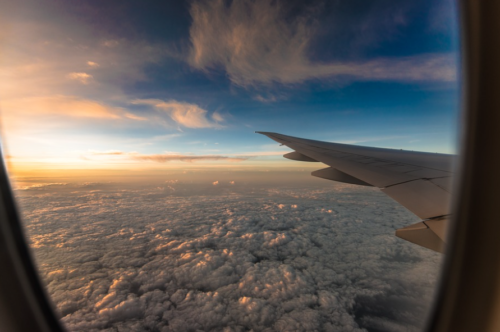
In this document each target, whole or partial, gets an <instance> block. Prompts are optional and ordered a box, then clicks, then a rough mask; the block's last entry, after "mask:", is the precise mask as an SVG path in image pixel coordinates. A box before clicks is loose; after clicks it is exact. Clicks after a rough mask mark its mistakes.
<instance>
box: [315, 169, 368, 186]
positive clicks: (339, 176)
mask: <svg viewBox="0 0 500 332" xmlns="http://www.w3.org/2000/svg"><path fill="white" fill-rule="evenodd" d="M311 175H312V176H316V177H318V178H322V179H327V180H332V181H338V182H344V183H350V184H357V185H360V186H370V187H372V185H371V184H369V183H366V182H364V181H361V180H360V179H357V178H355V177H352V176H350V175H349V174H346V173H344V172H341V171H339V170H338V169H335V168H333V167H328V168H323V169H319V170H317V171H314V172H312V173H311Z"/></svg>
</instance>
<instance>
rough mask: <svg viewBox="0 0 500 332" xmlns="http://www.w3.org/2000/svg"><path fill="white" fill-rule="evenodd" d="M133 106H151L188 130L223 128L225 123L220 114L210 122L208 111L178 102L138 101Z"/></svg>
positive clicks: (215, 115)
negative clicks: (222, 123)
mask: <svg viewBox="0 0 500 332" xmlns="http://www.w3.org/2000/svg"><path fill="white" fill-rule="evenodd" d="M132 104H135V105H150V106H152V107H153V108H154V109H156V110H158V111H160V112H163V113H165V114H167V115H168V116H169V117H170V118H171V119H172V120H173V121H174V122H175V123H176V124H178V125H181V126H183V127H187V128H221V127H222V125H221V124H220V122H223V121H224V119H223V117H222V115H221V114H220V113H217V112H214V113H213V114H212V115H211V118H212V120H210V119H209V118H208V111H206V110H204V109H203V108H201V107H199V106H198V105H195V104H190V103H186V102H180V101H176V100H167V101H164V100H160V99H136V100H133V101H132Z"/></svg>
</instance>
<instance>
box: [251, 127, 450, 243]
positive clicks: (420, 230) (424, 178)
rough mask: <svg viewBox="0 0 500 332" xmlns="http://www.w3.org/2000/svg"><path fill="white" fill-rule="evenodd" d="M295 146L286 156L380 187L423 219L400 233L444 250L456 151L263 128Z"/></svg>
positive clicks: (326, 174)
mask: <svg viewBox="0 0 500 332" xmlns="http://www.w3.org/2000/svg"><path fill="white" fill-rule="evenodd" d="M257 133H259V134H263V135H265V136H267V137H269V138H271V139H273V140H275V141H276V142H278V143H281V144H283V145H286V146H287V147H289V148H291V149H292V150H294V151H293V152H291V153H288V154H285V155H284V157H286V158H288V159H292V160H298V161H306V162H321V163H323V164H326V165H328V166H329V167H327V168H323V169H320V170H317V171H314V172H312V173H311V175H313V176H317V177H320V178H324V179H328V180H333V181H339V182H345V183H351V184H357V185H364V186H374V187H378V188H380V189H381V190H382V191H383V192H384V193H385V194H387V195H388V196H389V197H391V198H392V199H394V200H395V201H397V202H398V203H400V204H401V205H403V206H404V207H406V208H407V209H408V210H410V211H411V212H413V213H414V214H415V215H417V216H418V217H420V218H422V221H421V222H419V223H416V224H413V225H410V226H407V227H404V228H401V229H398V230H396V236H398V237H400V238H402V239H405V240H407V241H410V242H412V243H415V244H418V245H420V246H423V247H426V248H429V249H432V250H434V251H438V252H443V251H444V247H445V240H446V230H447V228H448V220H449V202H450V197H451V180H452V175H453V173H452V171H451V170H452V163H453V158H454V156H452V155H446V154H438V153H427V152H415V151H403V150H395V149H382V148H372V147H363V146H356V145H348V144H339V143H329V142H322V141H315V140H309V139H303V138H298V137H293V136H286V135H281V134H277V133H270V132H257Z"/></svg>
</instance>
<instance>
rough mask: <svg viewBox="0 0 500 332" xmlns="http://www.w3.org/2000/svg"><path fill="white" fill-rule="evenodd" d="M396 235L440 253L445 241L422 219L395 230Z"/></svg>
mask: <svg viewBox="0 0 500 332" xmlns="http://www.w3.org/2000/svg"><path fill="white" fill-rule="evenodd" d="M396 236H397V237H399V238H401V239H403V240H406V241H409V242H411V243H415V244H418V245H419V246H422V247H425V248H427V249H431V250H434V251H437V252H441V253H442V252H444V249H445V246H446V244H445V242H444V241H443V240H442V239H441V238H440V237H439V236H438V235H437V234H436V233H435V232H434V231H433V230H432V229H431V228H429V227H428V226H427V225H426V224H425V222H423V221H421V222H418V223H416V224H413V225H410V226H407V227H404V228H400V229H398V230H396Z"/></svg>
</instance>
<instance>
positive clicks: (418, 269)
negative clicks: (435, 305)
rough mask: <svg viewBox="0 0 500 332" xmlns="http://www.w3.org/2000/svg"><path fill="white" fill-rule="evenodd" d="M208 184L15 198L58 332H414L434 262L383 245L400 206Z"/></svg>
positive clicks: (56, 190)
mask: <svg viewBox="0 0 500 332" xmlns="http://www.w3.org/2000/svg"><path fill="white" fill-rule="evenodd" d="M221 184H222V182H220V181H219V185H217V186H213V185H211V184H205V185H203V184H200V183H193V184H189V183H182V182H176V181H170V182H169V183H168V186H170V187H173V188H175V190H171V188H167V187H166V188H165V190H163V191H159V190H158V189H157V188H156V186H157V184H155V185H153V187H151V188H149V187H148V188H144V187H142V188H143V189H137V188H132V187H129V186H117V185H116V184H113V186H109V185H108V186H106V185H104V184H93V185H92V187H88V186H83V187H82V186H79V185H77V184H68V185H65V186H46V187H43V188H38V189H35V188H33V189H31V190H23V191H20V192H18V193H22V196H20V204H21V207H22V208H23V210H22V211H23V214H24V217H25V225H26V230H27V234H28V235H29V238H30V240H31V242H32V244H33V247H34V248H35V257H36V261H37V263H38V265H39V268H40V271H41V274H42V276H43V279H44V280H45V282H46V284H47V287H48V292H49V293H50V294H51V296H52V298H53V301H54V303H55V304H56V306H57V308H58V310H59V311H60V312H61V314H62V317H63V318H62V321H63V322H64V323H65V325H66V326H67V327H68V329H69V330H72V331H77V330H103V331H104V330H109V329H113V330H121V331H134V330H135V331H139V330H161V331H185V330H217V331H222V330H224V329H228V330H229V329H231V330H238V329H247V330H250V329H253V330H265V329H266V328H267V329H269V331H290V330H325V331H359V332H361V331H365V330H366V329H368V330H369V329H377V328H378V329H381V328H382V329H385V330H389V331H419V329H420V327H421V325H422V324H423V322H425V319H424V316H425V311H426V309H427V308H428V306H429V305H430V301H431V299H432V292H433V280H436V278H437V273H438V270H439V269H438V268H437V266H438V263H439V261H440V258H441V256H440V255H439V254H436V253H433V252H431V251H429V250H426V249H423V248H421V247H418V246H415V245H412V244H410V243H408V242H405V241H402V240H400V239H397V238H395V237H394V235H393V233H394V229H395V228H398V227H401V226H404V225H406V224H409V223H412V222H414V221H415V220H414V217H413V216H412V215H411V214H409V213H408V212H407V211H406V210H405V209H404V208H402V207H401V206H399V205H398V204H397V203H395V202H393V201H392V200H390V199H389V198H387V197H386V196H384V195H383V194H381V193H380V192H378V191H377V190H376V189H373V188H359V187H354V186H350V185H342V184H340V185H336V184H333V186H332V184H330V183H329V185H328V186H327V185H325V186H324V187H318V188H313V187H310V186H308V187H296V186H295V187H294V188H288V189H287V188H277V187H273V188H272V189H265V187H263V186H262V185H256V184H255V183H254V184H252V185H248V184H247V185H245V184H240V185H239V186H226V187H224V186H222V185H221ZM90 188H91V189H92V190H90ZM162 202H163V203H162ZM294 205H296V206H297V208H292V206H294ZM328 210H331V211H332V212H331V213H328V212H327V211H328ZM68 220H71V221H72V222H68ZM358 220H363V221H365V222H363V223H358V222H356V221H358Z"/></svg>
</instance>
